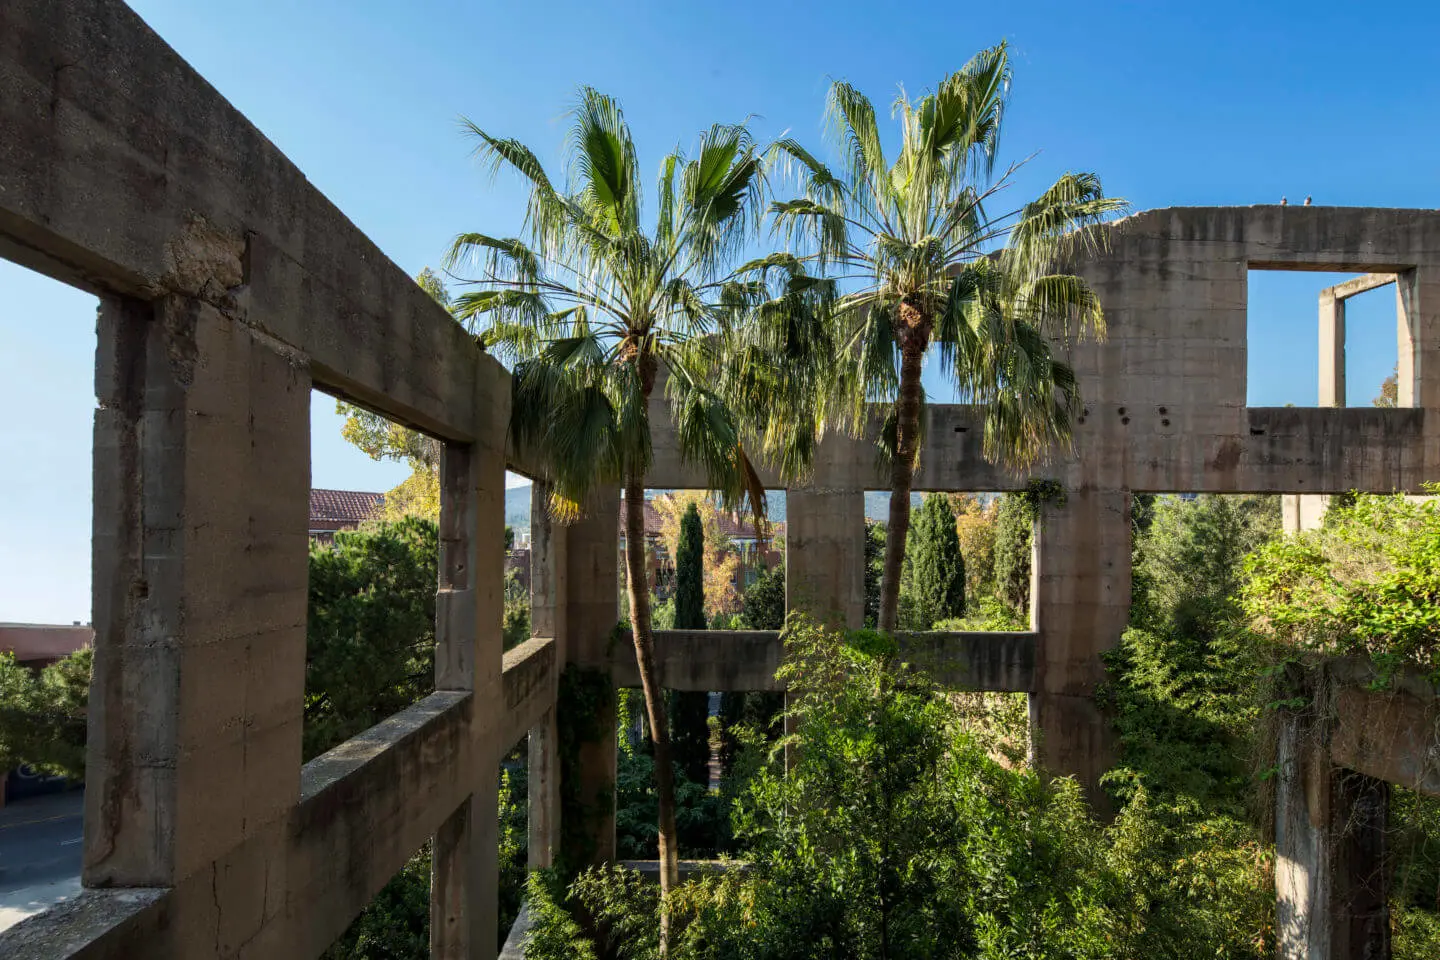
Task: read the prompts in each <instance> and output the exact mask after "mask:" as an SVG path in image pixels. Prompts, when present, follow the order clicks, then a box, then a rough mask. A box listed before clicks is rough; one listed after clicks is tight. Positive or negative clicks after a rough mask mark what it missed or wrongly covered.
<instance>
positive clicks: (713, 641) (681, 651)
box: [610, 630, 783, 691]
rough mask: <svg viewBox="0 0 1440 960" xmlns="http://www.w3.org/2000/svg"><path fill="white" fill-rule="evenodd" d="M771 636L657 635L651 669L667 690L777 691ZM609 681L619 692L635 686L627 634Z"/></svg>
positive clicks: (776, 654)
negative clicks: (621, 688) (653, 666)
mask: <svg viewBox="0 0 1440 960" xmlns="http://www.w3.org/2000/svg"><path fill="white" fill-rule="evenodd" d="M782 652H783V651H782V650H781V646H780V634H779V632H778V631H775V630H656V631H655V667H656V670H657V672H658V673H659V674H660V684H661V686H663V687H664V688H665V689H667V690H689V691H711V690H715V691H726V690H781V689H783V687H781V686H780V685H779V684H777V683H776V682H775V671H776V670H777V669H778V668H779V666H780V658H781V655H782ZM610 670H611V675H612V676H613V677H614V678H615V685H616V686H620V687H638V686H640V670H639V668H638V667H636V665H635V648H634V647H633V646H631V640H630V635H629V633H628V632H627V633H626V634H625V635H624V637H622V638H621V640H620V642H618V643H617V644H616V645H615V650H614V653H613V660H612V661H611V667H610Z"/></svg>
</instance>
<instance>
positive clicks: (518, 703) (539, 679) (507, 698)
mask: <svg viewBox="0 0 1440 960" xmlns="http://www.w3.org/2000/svg"><path fill="white" fill-rule="evenodd" d="M558 675H559V665H558V664H557V663H556V661H555V641H554V640H551V639H550V638H549V637H531V638H530V639H529V640H527V641H525V642H524V643H522V644H520V645H519V646H518V647H515V648H514V649H513V650H507V651H506V652H505V672H504V680H503V683H502V684H501V686H502V687H503V688H504V703H505V712H504V714H503V716H502V719H501V722H500V734H499V740H500V747H501V753H502V754H503V753H505V752H508V751H509V749H510V748H511V747H513V746H514V745H515V744H516V743H517V742H519V740H520V738H521V737H523V736H525V734H526V731H528V730H529V729H530V728H531V727H534V726H535V725H536V724H538V723H540V721H541V720H543V719H544V718H545V715H546V714H548V713H549V712H550V711H551V710H553V709H554V708H555V685H556V680H557V677H558Z"/></svg>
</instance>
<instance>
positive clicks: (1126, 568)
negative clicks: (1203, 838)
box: [1030, 489, 1131, 813]
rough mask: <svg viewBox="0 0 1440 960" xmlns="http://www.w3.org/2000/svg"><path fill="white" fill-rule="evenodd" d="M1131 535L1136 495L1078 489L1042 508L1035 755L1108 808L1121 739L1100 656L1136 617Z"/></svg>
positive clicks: (1035, 587) (1033, 592)
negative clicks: (1099, 694)
mask: <svg viewBox="0 0 1440 960" xmlns="http://www.w3.org/2000/svg"><path fill="white" fill-rule="evenodd" d="M1130 533H1131V525H1130V494H1129V492H1128V491H1125V490H1088V489H1079V490H1070V491H1067V492H1066V502H1065V503H1064V504H1063V505H1059V504H1047V505H1045V506H1043V507H1042V508H1041V517H1040V519H1039V521H1038V522H1037V524H1036V530H1035V548H1034V554H1033V557H1032V562H1031V589H1030V603H1031V625H1032V628H1033V629H1035V630H1037V631H1038V637H1037V640H1036V642H1037V644H1038V648H1037V650H1036V655H1035V692H1034V693H1032V694H1031V696H1030V733H1031V738H1032V755H1033V756H1034V758H1035V760H1036V761H1037V762H1038V763H1039V765H1040V766H1041V767H1042V768H1043V769H1045V770H1047V771H1049V772H1050V773H1052V774H1056V775H1061V776H1067V775H1073V776H1075V777H1076V778H1077V779H1078V780H1079V781H1080V783H1081V784H1082V785H1083V786H1084V787H1085V790H1086V793H1087V795H1088V796H1089V798H1090V801H1091V803H1092V804H1094V805H1095V807H1096V809H1097V810H1099V811H1100V812H1102V813H1103V812H1105V811H1106V810H1108V804H1107V803H1106V801H1105V796H1104V793H1103V791H1102V790H1101V789H1100V776H1101V775H1102V774H1103V773H1104V772H1105V771H1106V770H1108V769H1109V768H1110V767H1111V766H1113V765H1114V762H1115V735H1114V730H1113V727H1112V726H1111V723H1110V720H1109V718H1108V717H1106V716H1104V715H1103V714H1102V713H1101V712H1100V710H1099V708H1098V707H1097V706H1096V705H1095V699H1094V698H1095V691H1096V688H1097V687H1099V685H1100V684H1101V683H1102V682H1103V681H1104V679H1105V665H1104V663H1103V661H1102V660H1101V659H1100V655H1101V654H1102V653H1104V652H1105V651H1107V650H1110V649H1113V648H1114V647H1115V646H1116V645H1117V644H1119V642H1120V635H1121V633H1123V632H1124V630H1125V627H1126V625H1127V624H1128V622H1129V618H1130Z"/></svg>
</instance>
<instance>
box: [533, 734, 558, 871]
mask: <svg viewBox="0 0 1440 960" xmlns="http://www.w3.org/2000/svg"><path fill="white" fill-rule="evenodd" d="M557 736H558V731H557V730H556V727H555V711H554V710H551V711H549V712H548V713H546V714H545V719H544V721H543V722H541V723H540V724H538V725H536V726H533V727H531V728H530V737H529V742H528V749H529V762H528V767H527V782H528V784H529V797H528V800H529V816H528V817H527V819H526V823H527V825H528V827H529V843H528V845H527V851H528V857H529V864H530V869H531V870H543V869H544V868H546V867H549V866H551V865H552V864H553V863H554V862H555V852H556V849H557V848H558V846H559V841H560V770H559V755H558V754H557V752H556V748H557V745H558V741H557Z"/></svg>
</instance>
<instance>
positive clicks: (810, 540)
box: [785, 487, 865, 629]
mask: <svg viewBox="0 0 1440 960" xmlns="http://www.w3.org/2000/svg"><path fill="white" fill-rule="evenodd" d="M785 500H786V504H785V514H786V516H785V608H786V610H802V611H804V612H806V613H808V614H810V615H811V616H813V617H814V618H815V619H817V620H820V621H822V622H825V623H830V624H833V625H836V626H842V627H848V628H850V629H858V628H860V627H862V626H864V625H865V491H864V490H849V489H836V488H821V487H805V488H797V489H791V490H790V491H788V493H787V494H786V498H785Z"/></svg>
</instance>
